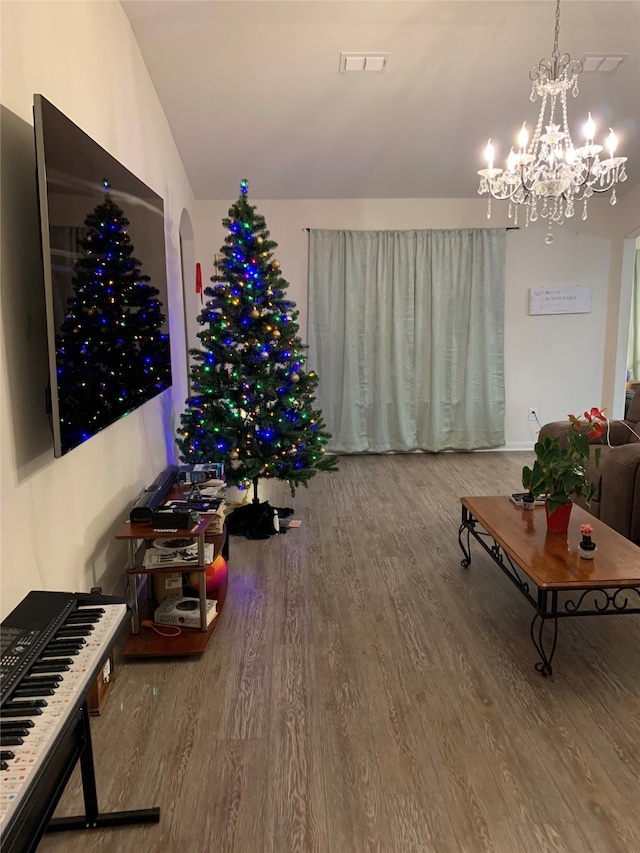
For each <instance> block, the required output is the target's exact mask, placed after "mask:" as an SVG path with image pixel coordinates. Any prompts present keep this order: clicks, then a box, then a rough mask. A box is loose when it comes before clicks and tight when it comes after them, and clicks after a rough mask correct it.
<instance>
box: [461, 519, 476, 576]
mask: <svg viewBox="0 0 640 853" xmlns="http://www.w3.org/2000/svg"><path fill="white" fill-rule="evenodd" d="M471 519H472V516H471V514H470V512H469V510H468V509H467V508H466V506H463V507H462V524H461V525H460V529H459V530H458V545H459V546H460V550H461V551H462V553H463V554H464V560H460V565H461V566H462V567H463V568H464V569H468V568H469V565H470V564H471V545H470V539H469V534H470V528H471V527H472V526H473V522H472V520H471ZM464 530H466V531H467V547H466V548H465V546H464V544H463V541H462V536H463V531H464Z"/></svg>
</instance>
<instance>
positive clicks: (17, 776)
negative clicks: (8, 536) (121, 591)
mask: <svg viewBox="0 0 640 853" xmlns="http://www.w3.org/2000/svg"><path fill="white" fill-rule="evenodd" d="M126 621H127V604H126V602H125V601H124V600H123V599H120V598H116V597H113V596H104V595H102V594H98V593H88V594H87V593H63V592H43V591H36V592H30V593H29V595H27V597H26V598H25V599H24V600H23V601H22V602H21V603H20V604H19V605H18V606H17V607H16V609H15V610H13V611H12V612H11V613H10V614H9V616H7V618H6V619H5V620H4V621H3V623H2V626H1V628H0V647H1V657H0V753H1V755H0V768H1V772H0V781H1V785H0V847H1V849H2V850H3V853H28V851H33V850H35V848H36V847H37V845H38V842H39V841H40V839H41V837H42V834H43V833H44V832H45V831H47V830H49V831H52V830H58V831H61V830H66V829H82V828H93V827H96V826H109V825H118V824H120V825H121V824H123V823H142V822H149V821H152V822H157V821H158V820H159V817H160V812H159V809H143V810H138V811H135V812H116V813H112V814H100V813H99V811H98V804H97V794H96V788H95V775H94V770H93V755H92V750H91V731H90V726H89V712H88V707H87V702H86V696H87V693H88V692H89V690H90V688H91V687H92V685H93V684H94V682H95V680H96V678H97V677H98V675H99V673H100V672H101V670H102V667H103V666H104V663H105V661H106V660H107V659H108V657H109V654H110V652H111V649H112V647H113V645H114V643H115V640H116V637H117V635H118V633H119V631H120V629H121V627H122V626H123V624H124V623H125V622H126ZM79 758H81V759H82V762H81V765H82V781H83V788H84V800H85V809H86V814H85V815H82V816H79V817H77V818H61V819H55V820H51V817H52V815H53V812H54V810H55V807H56V805H57V803H58V800H59V799H60V796H61V795H62V792H63V790H64V787H65V785H66V783H67V781H68V779H69V777H70V775H71V772H72V770H73V768H74V766H75V764H76V762H77V760H78V759H79Z"/></svg>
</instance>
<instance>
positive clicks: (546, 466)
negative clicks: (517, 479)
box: [522, 408, 606, 533]
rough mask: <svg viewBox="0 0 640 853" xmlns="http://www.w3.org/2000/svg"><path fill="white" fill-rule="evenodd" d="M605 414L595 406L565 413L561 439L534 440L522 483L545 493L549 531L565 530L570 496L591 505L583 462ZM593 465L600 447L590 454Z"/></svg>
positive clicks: (590, 486) (592, 489)
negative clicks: (565, 430) (581, 413)
mask: <svg viewBox="0 0 640 853" xmlns="http://www.w3.org/2000/svg"><path fill="white" fill-rule="evenodd" d="M604 423H606V419H605V416H604V415H603V414H602V412H601V411H600V410H599V409H596V408H593V409H591V411H590V412H585V413H584V416H583V417H582V418H578V417H576V416H575V415H569V433H568V436H567V439H566V441H565V442H562V443H561V442H560V439H559V438H557V437H553V438H552V437H551V436H548V435H547V436H545V437H544V439H543V440H542V441H539V442H537V443H536V445H535V447H534V450H535V454H536V459H535V462H534V463H533V467H532V468H529V467H528V466H527V465H525V466H524V468H523V469H522V485H523V486H524V488H525V489H528V490H529V491H530V492H533V494H534V495H540V494H543V495H546V505H545V507H546V511H547V521H548V525H549V530H553V531H555V532H559V533H565V532H566V531H567V528H568V526H569V514H570V512H571V506H572V503H571V497H572V495H580V496H581V497H583V498H584V499H585V501H586V503H587V506H590V505H591V499H592V498H593V496H594V494H595V490H596V487H595V485H594V484H593V483H592V482H591V481H590V480H589V476H588V474H587V470H586V463H587V460H588V459H589V450H590V444H589V440H590V439H592V438H598V437H599V436H601V435H602V434H603V433H604V431H605V427H604ZM594 458H595V463H596V465H598V464H599V462H600V448H599V447H596V449H595V453H594Z"/></svg>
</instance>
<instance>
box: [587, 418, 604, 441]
mask: <svg viewBox="0 0 640 853" xmlns="http://www.w3.org/2000/svg"><path fill="white" fill-rule="evenodd" d="M603 433H604V426H603V425H602V424H601V423H598V422H597V421H593V423H592V424H591V426H590V427H589V429H588V430H587V435H588V436H589V438H600V436H601V435H603Z"/></svg>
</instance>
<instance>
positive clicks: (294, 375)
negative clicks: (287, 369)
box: [291, 373, 300, 382]
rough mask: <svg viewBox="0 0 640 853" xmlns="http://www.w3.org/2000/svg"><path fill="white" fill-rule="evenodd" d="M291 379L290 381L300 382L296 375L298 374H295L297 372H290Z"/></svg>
mask: <svg viewBox="0 0 640 853" xmlns="http://www.w3.org/2000/svg"><path fill="white" fill-rule="evenodd" d="M291 381H292V382H300V377H299V376H298V374H297V373H292V374H291Z"/></svg>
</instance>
